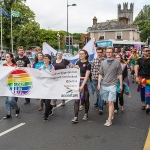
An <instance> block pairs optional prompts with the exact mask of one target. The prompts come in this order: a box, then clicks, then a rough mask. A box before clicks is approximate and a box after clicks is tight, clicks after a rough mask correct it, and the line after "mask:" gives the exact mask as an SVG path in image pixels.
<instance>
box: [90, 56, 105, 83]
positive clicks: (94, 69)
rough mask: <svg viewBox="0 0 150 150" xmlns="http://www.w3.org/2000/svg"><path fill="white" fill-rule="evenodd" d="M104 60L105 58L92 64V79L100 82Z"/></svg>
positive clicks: (95, 59) (94, 60)
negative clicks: (99, 77)
mask: <svg viewBox="0 0 150 150" xmlns="http://www.w3.org/2000/svg"><path fill="white" fill-rule="evenodd" d="M103 60H105V58H104V57H102V58H101V59H98V58H94V59H93V61H92V64H91V73H92V79H95V80H98V76H99V69H100V64H101V62H102V61H103Z"/></svg>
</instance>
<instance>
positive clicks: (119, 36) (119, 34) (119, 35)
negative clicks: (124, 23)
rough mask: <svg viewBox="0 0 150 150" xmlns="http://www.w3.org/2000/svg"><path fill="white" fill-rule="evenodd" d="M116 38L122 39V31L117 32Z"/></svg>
mask: <svg viewBox="0 0 150 150" xmlns="http://www.w3.org/2000/svg"><path fill="white" fill-rule="evenodd" d="M116 39H117V40H121V39H122V32H116Z"/></svg>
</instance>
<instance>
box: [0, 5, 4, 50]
mask: <svg viewBox="0 0 150 150" xmlns="http://www.w3.org/2000/svg"><path fill="white" fill-rule="evenodd" d="M0 8H1V14H0V15H1V16H0V17H1V51H3V34H2V31H3V27H2V6H0Z"/></svg>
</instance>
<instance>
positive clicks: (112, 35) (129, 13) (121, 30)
mask: <svg viewBox="0 0 150 150" xmlns="http://www.w3.org/2000/svg"><path fill="white" fill-rule="evenodd" d="M133 9H134V4H133V3H131V4H130V8H129V9H128V3H123V9H121V4H119V5H118V19H117V21H114V20H112V21H107V22H100V23H98V22H97V18H96V16H95V17H94V18H93V25H92V27H91V30H90V37H91V38H95V39H96V41H98V40H109V39H112V40H120V41H123V40H127V41H140V33H139V28H138V26H137V25H133Z"/></svg>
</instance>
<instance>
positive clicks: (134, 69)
mask: <svg viewBox="0 0 150 150" xmlns="http://www.w3.org/2000/svg"><path fill="white" fill-rule="evenodd" d="M17 51H18V56H17V57H15V59H14V56H13V54H11V53H7V54H6V57H5V59H6V63H5V64H4V65H3V66H7V67H31V65H30V61H29V59H28V57H26V56H25V53H24V49H23V47H22V46H19V47H18V49H17ZM35 52H36V57H35V60H34V63H33V66H32V67H33V68H35V69H39V70H48V71H50V72H51V71H54V70H59V69H65V68H66V69H67V68H72V67H75V68H77V69H80V85H79V92H80V99H77V100H74V117H73V119H72V120H71V122H72V123H78V113H79V111H82V110H84V111H85V113H84V116H83V120H85V121H86V120H88V118H89V115H88V112H89V106H90V101H89V98H90V95H94V93H96V103H95V104H94V105H95V107H97V108H98V111H99V114H101V115H102V114H103V108H104V107H103V106H104V105H107V106H108V118H107V120H106V123H105V124H104V125H105V126H110V125H112V120H113V118H114V113H117V112H118V111H119V106H118V103H119V104H120V106H121V111H124V110H125V108H124V94H127V95H128V96H130V88H129V79H128V77H129V73H130V74H131V77H132V83H134V82H136V83H137V87H138V88H137V91H138V92H140V93H141V102H142V107H141V109H142V110H146V113H147V114H149V113H150V57H149V53H150V50H149V49H148V47H144V48H143V50H142V53H141V54H138V53H137V51H136V49H135V48H131V51H130V52H129V53H128V55H127V54H126V51H125V50H124V49H123V48H121V50H120V51H118V49H116V48H115V49H114V48H113V47H107V48H101V47H97V48H96V53H97V57H96V58H94V59H93V61H92V62H89V60H88V59H89V54H88V52H87V51H86V50H80V51H79V59H78V61H77V62H76V63H75V65H74V66H73V65H72V63H71V62H70V61H68V60H66V59H63V58H62V52H58V53H57V58H56V60H54V61H53V62H51V56H50V55H49V54H45V55H44V54H43V53H42V51H41V49H40V47H36V48H35ZM129 68H130V69H129ZM39 99H40V98H39ZM17 100H18V98H17V97H5V108H6V116H5V117H4V119H9V118H11V107H13V108H14V109H15V110H16V116H18V115H19V113H20V108H19V107H18V104H17ZM56 101H57V100H53V101H52V100H51V98H50V99H40V108H39V111H42V110H43V109H44V104H45V112H44V122H47V121H48V118H49V116H50V115H52V114H53V108H54V107H56V106H57V103H56ZM24 104H25V105H28V104H30V98H25V103H24ZM61 105H62V106H65V100H62V104H61Z"/></svg>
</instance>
